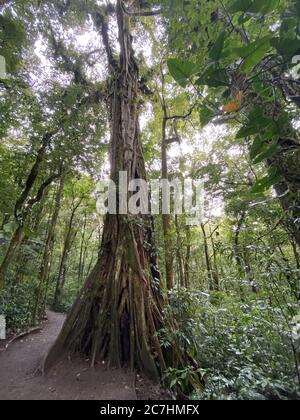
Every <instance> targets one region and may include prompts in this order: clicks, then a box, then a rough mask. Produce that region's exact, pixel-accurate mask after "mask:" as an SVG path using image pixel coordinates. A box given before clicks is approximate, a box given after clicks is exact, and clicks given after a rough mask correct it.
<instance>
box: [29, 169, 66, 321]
mask: <svg viewBox="0 0 300 420" xmlns="http://www.w3.org/2000/svg"><path fill="white" fill-rule="evenodd" d="M63 190H64V177H63V175H62V176H61V179H60V183H59V187H58V190H57V193H56V197H55V203H54V210H53V214H52V218H51V221H50V225H49V229H48V233H47V238H46V243H45V248H44V253H43V258H42V263H41V268H40V275H39V288H38V292H37V300H36V306H35V309H34V313H33V323H35V322H36V321H37V319H39V318H40V316H41V315H42V314H43V312H44V310H45V308H44V307H43V305H42V303H44V301H45V299H44V297H45V293H46V282H47V278H48V273H49V268H50V257H51V254H52V251H53V246H54V232H55V228H56V224H57V220H58V215H59V210H60V204H61V199H62V196H63Z"/></svg>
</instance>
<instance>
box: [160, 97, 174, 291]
mask: <svg viewBox="0 0 300 420" xmlns="http://www.w3.org/2000/svg"><path fill="white" fill-rule="evenodd" d="M162 103H163V115H164V116H163V122H162V143H161V177H162V179H163V180H168V179H169V173H168V155H167V147H168V145H167V107H166V104H165V101H164V99H163V102H162ZM162 224H163V234H164V243H165V267H166V285H167V289H168V290H172V289H173V287H174V256H173V243H172V242H173V241H172V236H171V235H172V219H171V215H170V214H163V215H162Z"/></svg>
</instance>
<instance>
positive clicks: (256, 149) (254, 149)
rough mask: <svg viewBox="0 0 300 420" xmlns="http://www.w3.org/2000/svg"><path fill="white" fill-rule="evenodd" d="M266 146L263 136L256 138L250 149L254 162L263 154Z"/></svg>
mask: <svg viewBox="0 0 300 420" xmlns="http://www.w3.org/2000/svg"><path fill="white" fill-rule="evenodd" d="M264 145H265V141H264V139H263V138H262V137H261V136H257V137H255V140H254V142H253V144H252V146H251V149H250V159H251V160H254V159H255V158H256V156H258V155H259V154H260V153H261V152H262V150H263V147H264Z"/></svg>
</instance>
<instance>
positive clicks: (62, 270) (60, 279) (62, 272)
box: [52, 199, 82, 310]
mask: <svg viewBox="0 0 300 420" xmlns="http://www.w3.org/2000/svg"><path fill="white" fill-rule="evenodd" d="M81 202H82V199H80V200H79V202H78V203H77V204H76V206H74V207H73V209H72V211H71V216H70V220H69V223H68V225H67V229H66V237H65V241H64V246H63V252H62V255H61V259H60V263H59V270H58V275H57V279H56V288H55V294H54V300H53V305H52V306H53V309H54V310H57V309H58V306H59V299H60V295H61V292H62V289H63V287H64V284H65V279H66V263H67V258H68V255H69V252H70V249H71V245H72V229H73V223H74V217H75V214H76V210H77V209H78V207H79V206H80V204H81Z"/></svg>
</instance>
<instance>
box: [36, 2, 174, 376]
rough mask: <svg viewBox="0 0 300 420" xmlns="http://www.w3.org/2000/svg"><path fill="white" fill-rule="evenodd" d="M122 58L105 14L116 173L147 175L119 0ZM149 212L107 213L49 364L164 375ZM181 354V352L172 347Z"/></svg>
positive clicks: (134, 73)
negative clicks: (81, 357)
mask: <svg viewBox="0 0 300 420" xmlns="http://www.w3.org/2000/svg"><path fill="white" fill-rule="evenodd" d="M116 14H117V21H118V28H119V42H120V58H119V63H116V60H115V58H114V56H113V54H112V51H111V47H110V44H109V38H108V27H107V19H106V16H103V15H101V14H100V13H97V14H96V16H95V24H96V26H97V27H98V28H99V29H100V30H101V33H102V38H103V43H104V45H105V47H106V51H107V56H108V61H109V69H110V75H111V77H110V82H109V89H108V92H109V93H110V96H109V105H110V119H111V120H110V126H111V178H112V179H113V180H114V181H115V182H116V183H117V185H118V172H119V171H126V172H127V175H128V180H129V181H130V180H133V179H135V178H140V179H146V173H145V164H144V159H143V152H142V145H141V140H140V130H139V122H138V96H137V91H138V67H137V64H136V62H135V59H134V53H133V49H132V37H131V35H130V33H129V25H128V18H127V17H126V16H125V14H124V12H123V8H122V3H121V1H120V0H119V1H118V2H117V11H116ZM152 229H153V224H152V219H151V216H142V215H139V216H135V217H133V216H128V215H121V214H117V215H111V214H109V215H107V216H106V219H105V225H104V232H103V239H102V246H101V250H100V252H99V257H98V262H97V264H96V266H95V268H94V270H93V271H92V272H91V274H90V275H89V277H88V279H87V281H86V283H85V286H84V287H83V289H82V291H81V293H80V295H79V297H78V299H77V300H76V302H75V304H74V305H73V308H72V310H71V311H70V314H69V316H68V318H67V320H66V322H65V324H64V327H63V329H62V331H61V333H60V335H59V337H58V339H57V341H56V343H55V344H54V346H53V347H52V349H51V350H50V352H49V354H48V355H47V357H46V359H45V363H44V370H47V369H48V368H49V367H50V366H51V365H52V364H53V363H54V362H55V361H56V360H57V358H58V357H59V356H60V355H61V353H62V352H63V351H64V350H65V351H71V352H72V351H79V352H81V353H85V354H86V353H88V354H89V355H90V356H91V360H92V365H94V364H95V363H96V361H97V360H103V358H107V359H108V361H109V365H110V366H112V365H113V366H121V365H122V364H123V363H128V364H130V366H131V368H134V367H137V368H139V369H140V370H142V371H144V372H145V373H146V374H147V375H148V376H150V377H152V378H155V379H158V377H159V373H160V372H161V371H163V370H164V369H165V368H166V362H165V358H164V355H163V352H162V348H161V346H160V343H159V339H158V336H157V332H158V330H159V328H160V327H162V325H163V316H162V311H161V305H162V297H161V294H160V288H159V273H158V271H157V265H156V254H155V249H154V246H153V235H152V232H153V231H152ZM173 353H175V352H173Z"/></svg>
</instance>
